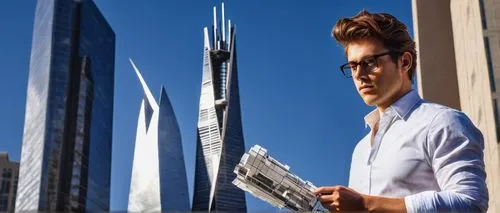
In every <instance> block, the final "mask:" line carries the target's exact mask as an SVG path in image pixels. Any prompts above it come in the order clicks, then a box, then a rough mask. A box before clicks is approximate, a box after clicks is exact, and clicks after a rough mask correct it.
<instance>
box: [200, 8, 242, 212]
mask: <svg viewBox="0 0 500 213" xmlns="http://www.w3.org/2000/svg"><path fill="white" fill-rule="evenodd" d="M216 17H217V14H216V8H215V7H214V25H213V27H212V37H211V39H210V38H209V37H210V36H209V32H208V28H206V27H205V28H204V39H205V42H204V54H203V77H202V83H201V96H200V109H199V115H198V131H197V133H198V134H197V147H196V170H195V183H194V198H193V207H192V210H193V211H227V212H246V202H245V194H244V193H245V192H244V191H242V190H240V189H239V188H237V187H236V186H234V185H233V184H232V183H231V182H232V181H233V180H234V179H235V178H236V174H234V173H233V170H234V167H235V166H236V165H237V164H238V163H239V161H240V158H241V156H242V155H243V153H244V152H245V145H244V140H243V130H242V125H241V111H240V97H239V91H238V90H239V87H238V66H237V64H236V36H235V35H236V33H235V28H234V26H233V25H231V21H229V22H228V26H227V28H226V24H225V19H224V3H222V22H221V24H220V25H221V27H220V28H218V27H217V18H216ZM226 29H227V32H226ZM211 42H212V44H211Z"/></svg>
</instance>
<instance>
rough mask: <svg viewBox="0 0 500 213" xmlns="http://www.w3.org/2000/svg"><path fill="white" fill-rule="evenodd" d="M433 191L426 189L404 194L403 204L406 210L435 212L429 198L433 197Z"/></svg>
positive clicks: (413, 212)
mask: <svg viewBox="0 0 500 213" xmlns="http://www.w3.org/2000/svg"><path fill="white" fill-rule="evenodd" d="M434 193H436V192H434V191H426V192H421V193H417V194H413V195H409V196H406V197H405V198H404V199H405V206H406V212H408V213H416V212H436V208H435V206H434V205H433V203H432V200H431V199H429V198H432V197H434Z"/></svg>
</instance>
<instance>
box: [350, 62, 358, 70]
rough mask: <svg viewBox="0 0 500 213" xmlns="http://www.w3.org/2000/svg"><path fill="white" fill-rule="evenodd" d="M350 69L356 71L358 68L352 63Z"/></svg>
mask: <svg viewBox="0 0 500 213" xmlns="http://www.w3.org/2000/svg"><path fill="white" fill-rule="evenodd" d="M349 68H351V70H356V69H357V68H358V66H357V65H356V64H355V63H351V64H349Z"/></svg>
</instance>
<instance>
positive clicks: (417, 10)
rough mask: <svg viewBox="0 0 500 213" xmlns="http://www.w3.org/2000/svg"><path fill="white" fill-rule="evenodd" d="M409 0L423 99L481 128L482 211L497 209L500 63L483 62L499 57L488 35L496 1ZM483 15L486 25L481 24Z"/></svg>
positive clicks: (499, 200) (499, 201)
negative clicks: (484, 176)
mask: <svg viewBox="0 0 500 213" xmlns="http://www.w3.org/2000/svg"><path fill="white" fill-rule="evenodd" d="M412 4H413V5H412V6H413V22H414V32H415V39H416V41H417V54H418V57H419V61H417V63H419V64H418V66H417V76H418V87H419V92H420V94H421V95H422V97H423V98H424V99H426V100H429V101H432V102H437V103H441V104H444V105H447V106H451V107H453V108H457V109H461V110H462V111H463V112H465V113H466V114H467V115H468V116H469V117H470V118H471V120H472V121H473V122H474V124H475V125H476V126H477V127H478V128H479V129H480V130H481V131H482V133H483V136H484V139H485V150H484V154H485V155H484V159H485V165H486V173H487V184H488V190H489V197H490V200H489V201H490V202H489V206H490V207H489V209H488V212H498V211H500V158H499V151H500V148H499V144H498V138H497V134H498V133H497V126H498V123H499V122H498V114H500V113H495V110H498V107H495V102H496V101H497V99H498V94H499V93H498V92H496V90H497V89H496V88H499V89H500V85H499V84H498V83H499V82H500V78H499V77H500V68H497V67H498V65H496V66H493V65H492V66H491V67H489V64H499V63H500V55H499V54H500V42H499V40H494V39H498V36H496V35H495V33H497V35H498V32H499V31H498V30H497V29H498V28H495V26H496V22H498V23H499V24H500V20H499V19H498V18H497V19H496V20H492V21H490V22H488V21H489V20H490V19H495V18H494V17H495V16H496V14H495V13H496V12H495V11H496V10H495V9H494V8H495V7H497V8H499V7H500V4H499V3H498V0H453V1H450V0H444V1H443V0H440V1H435V0H412ZM482 5H484V7H482ZM483 8H484V9H483ZM482 14H485V15H484V16H482ZM483 17H484V19H486V22H487V25H488V28H487V29H486V30H483V26H484V24H483V19H482V18H483ZM485 36H486V37H489V38H488V39H485ZM495 36H496V37H495ZM487 40H489V41H487ZM485 45H486V46H485ZM488 48H489V50H488ZM495 59H496V60H495ZM493 70H495V71H493ZM495 72H498V73H495ZM452 73H455V74H452ZM490 83H491V84H490ZM497 85H499V86H497ZM457 102H458V103H459V106H457V105H456V103H457ZM497 112H498V111H497Z"/></svg>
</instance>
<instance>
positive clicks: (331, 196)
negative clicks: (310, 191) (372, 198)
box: [314, 186, 368, 212]
mask: <svg viewBox="0 0 500 213" xmlns="http://www.w3.org/2000/svg"><path fill="white" fill-rule="evenodd" d="M314 194H316V196H318V198H319V201H320V202H321V205H323V207H325V208H327V209H328V210H330V211H331V212H341V211H342V212H344V211H348V212H349V211H356V212H360V211H366V210H367V209H368V208H366V206H365V198H364V195H362V194H360V193H358V192H356V191H354V190H352V189H350V188H347V187H344V186H325V187H319V188H317V189H316V190H314Z"/></svg>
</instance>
